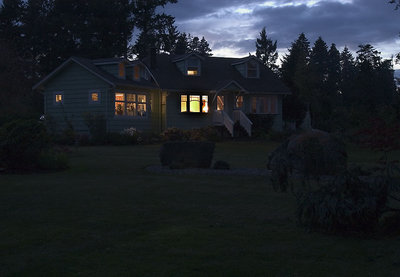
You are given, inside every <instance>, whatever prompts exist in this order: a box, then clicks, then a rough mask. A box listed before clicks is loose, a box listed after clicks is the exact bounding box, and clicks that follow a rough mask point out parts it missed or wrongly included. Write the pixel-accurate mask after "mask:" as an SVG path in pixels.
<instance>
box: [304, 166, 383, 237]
mask: <svg viewBox="0 0 400 277" xmlns="http://www.w3.org/2000/svg"><path fill="white" fill-rule="evenodd" d="M386 201H387V194H386V186H385V184H384V182H381V181H380V182H375V183H372V184H370V183H367V182H365V181H361V180H360V179H359V178H358V177H357V176H355V175H353V174H352V173H350V172H347V173H345V174H344V175H340V176H338V177H336V178H335V179H334V180H332V181H330V182H328V183H327V184H324V185H322V186H320V187H319V188H317V189H316V190H314V191H313V190H311V191H303V192H301V193H300V194H299V195H298V206H297V218H298V221H299V223H300V224H301V225H303V226H305V227H307V228H310V229H316V230H322V231H326V232H333V233H341V234H343V233H370V232H373V231H375V229H376V227H377V225H378V222H379V218H380V216H381V214H382V212H383V210H384V208H385V204H386Z"/></svg>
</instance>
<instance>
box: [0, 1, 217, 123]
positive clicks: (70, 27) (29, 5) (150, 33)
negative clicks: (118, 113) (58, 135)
mask: <svg viewBox="0 0 400 277" xmlns="http://www.w3.org/2000/svg"><path fill="white" fill-rule="evenodd" d="M176 2H177V0H116V1H107V0H3V3H2V5H1V6H0V57H1V63H0V69H1V71H0V118H1V117H4V116H5V117H8V116H9V115H12V114H14V115H16V116H20V115H22V114H31V113H32V112H35V111H37V113H41V111H42V106H43V105H42V102H43V101H42V100H41V96H40V95H39V94H33V92H32V91H31V87H32V85H33V84H34V83H35V82H37V81H38V80H39V79H40V78H42V77H43V76H45V75H46V74H48V73H49V72H51V71H52V70H53V69H54V68H56V67H57V66H58V65H60V64H61V63H62V62H64V61H65V60H67V59H68V58H69V57H71V56H81V57H86V58H89V59H96V58H108V57H126V58H133V57H139V58H144V57H145V56H147V55H148V54H149V50H150V48H155V49H156V51H157V52H158V53H161V52H164V53H169V54H184V53H187V52H197V53H199V54H201V55H206V56H210V55H212V53H211V52H212V51H211V48H210V47H209V44H208V42H207V40H206V39H205V38H204V37H202V38H199V37H197V36H192V35H191V34H186V33H181V32H179V31H178V29H177V27H176V25H175V19H174V17H173V16H171V15H168V14H165V13H163V12H160V10H161V9H160V8H162V7H164V6H165V5H166V4H168V3H176ZM134 34H137V37H136V36H135V37H134ZM3 121H4V120H3Z"/></svg>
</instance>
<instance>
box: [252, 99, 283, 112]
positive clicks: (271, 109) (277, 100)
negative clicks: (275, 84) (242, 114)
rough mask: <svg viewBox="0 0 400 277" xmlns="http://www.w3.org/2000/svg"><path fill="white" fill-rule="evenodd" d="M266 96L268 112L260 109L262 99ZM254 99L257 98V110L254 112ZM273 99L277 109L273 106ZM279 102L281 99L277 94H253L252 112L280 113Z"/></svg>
mask: <svg viewBox="0 0 400 277" xmlns="http://www.w3.org/2000/svg"><path fill="white" fill-rule="evenodd" d="M262 98H266V102H267V105H268V106H267V111H266V112H261V111H260V99H262ZM254 99H255V100H256V102H255V104H256V111H255V112H254ZM272 101H274V102H275V104H274V105H275V109H274V108H273V104H271V103H272ZM278 103H279V99H278V96H277V95H259V96H252V97H251V103H250V111H251V113H252V114H269V115H277V114H279V112H278Z"/></svg>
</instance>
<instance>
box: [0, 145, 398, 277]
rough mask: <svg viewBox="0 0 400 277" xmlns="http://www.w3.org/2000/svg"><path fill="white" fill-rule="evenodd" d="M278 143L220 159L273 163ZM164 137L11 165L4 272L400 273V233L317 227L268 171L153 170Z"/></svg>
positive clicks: (1, 221) (226, 148)
mask: <svg viewBox="0 0 400 277" xmlns="http://www.w3.org/2000/svg"><path fill="white" fill-rule="evenodd" d="M273 147H274V145H273V144H271V143H264V142H228V143H222V144H217V147H216V154H215V160H226V161H228V162H229V163H230V164H231V165H232V166H233V167H264V166H265V163H266V160H267V153H268V151H270V150H271V149H273ZM158 149H159V146H158V145H153V146H133V147H87V148H79V149H75V150H74V151H73V153H72V154H71V168H70V169H69V170H67V171H63V172H56V173H48V174H31V175H0V210H1V213H0V226H1V227H0V276H399V272H400V238H397V237H393V238H379V239H377V238H375V239H363V238H354V237H353V238H344V237H335V236H329V235H323V234H318V233H308V232H306V231H305V230H304V229H302V228H300V227H298V226H296V222H295V217H294V207H295V199H294V197H293V196H292V195H291V194H283V193H276V192H274V191H273V190H272V188H271V186H270V185H269V184H268V181H267V180H266V178H261V177H238V176H234V177H233V176H197V175H191V176H190V175H186V176H174V175H161V174H154V173H148V172H147V171H146V170H145V167H146V166H147V165H153V164H158ZM360 151H361V152H362V151H364V150H360ZM355 153H356V152H355ZM362 153H364V152H362ZM360 155H361V154H357V153H356V154H355V157H353V158H350V159H357V157H358V156H360ZM350 156H351V155H350ZM360 159H361V158H360Z"/></svg>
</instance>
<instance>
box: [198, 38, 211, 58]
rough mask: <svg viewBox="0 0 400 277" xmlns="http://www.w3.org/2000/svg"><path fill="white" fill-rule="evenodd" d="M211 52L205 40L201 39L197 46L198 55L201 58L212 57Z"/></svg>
mask: <svg viewBox="0 0 400 277" xmlns="http://www.w3.org/2000/svg"><path fill="white" fill-rule="evenodd" d="M211 52H212V50H211V48H210V45H209V44H208V42H207V40H206V39H205V38H204V37H202V38H201V40H200V44H199V54H200V55H202V56H208V57H209V56H212V55H213V54H212V53H211Z"/></svg>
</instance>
